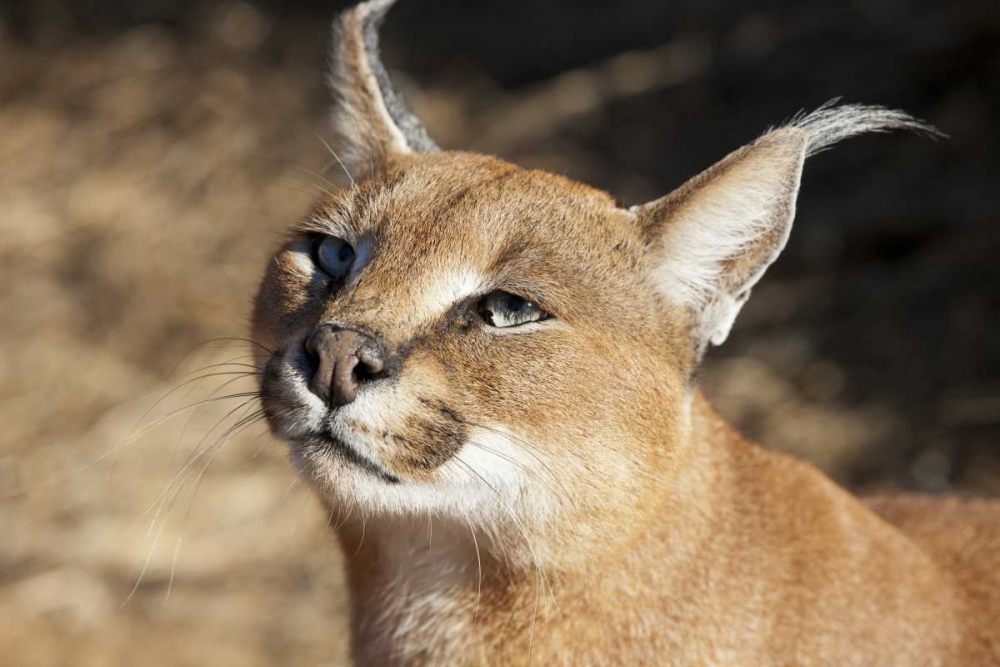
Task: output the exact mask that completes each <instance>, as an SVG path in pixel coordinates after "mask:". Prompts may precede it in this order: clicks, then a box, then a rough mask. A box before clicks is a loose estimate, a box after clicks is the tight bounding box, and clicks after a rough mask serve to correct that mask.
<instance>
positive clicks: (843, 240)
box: [0, 0, 1000, 666]
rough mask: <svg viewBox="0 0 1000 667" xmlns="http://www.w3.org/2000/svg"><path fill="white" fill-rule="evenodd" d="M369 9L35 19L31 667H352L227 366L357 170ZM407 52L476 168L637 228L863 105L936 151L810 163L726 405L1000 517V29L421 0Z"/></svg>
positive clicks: (407, 83)
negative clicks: (353, 83)
mask: <svg viewBox="0 0 1000 667" xmlns="http://www.w3.org/2000/svg"><path fill="white" fill-rule="evenodd" d="M344 4H345V3H343V2H320V1H318V0H298V1H289V2H277V1H264V0H260V1H256V2H207V1H200V0H180V1H171V2H167V1H166V0H75V1H70V0H34V1H32V2H28V1H24V0H22V1H18V0H0V350H2V353H0V534H2V535H3V537H2V538H0V651H2V655H3V658H2V661H3V662H4V664H12V665H74V666H83V665H135V664H142V665H205V664H216V665H230V664H232V665H272V664H285V665H295V664H331V665H338V664H343V663H344V661H345V659H346V648H347V646H346V635H345V627H346V626H345V619H346V615H345V614H346V598H345V593H344V590H343V586H342V581H341V574H340V564H339V560H338V555H337V549H336V546H335V544H334V542H333V540H332V538H330V537H329V536H328V535H327V533H326V531H325V524H326V523H327V521H328V519H329V517H328V516H326V515H325V514H324V513H323V512H322V511H321V510H320V508H319V506H318V504H317V503H316V502H314V501H313V499H312V496H311V495H310V494H309V492H308V490H306V489H304V488H302V485H300V484H297V483H296V482H295V480H294V476H293V475H292V472H291V470H290V469H289V466H288V464H287V463H286V461H285V458H284V452H283V448H282V447H281V446H280V445H278V444H276V443H274V442H273V441H271V440H270V439H269V438H268V437H267V436H266V435H265V434H264V427H263V424H261V423H257V422H254V421H253V420H252V419H250V418H249V417H248V416H250V415H252V412H251V411H252V409H253V407H254V406H253V405H251V404H244V403H243V402H242V399H244V398H246V397H245V396H243V395H242V394H245V393H247V392H249V391H251V390H252V382H251V381H249V380H248V379H247V378H246V377H244V376H242V375H239V374H238V373H239V372H240V371H241V370H244V369H243V368H242V367H240V366H232V365H226V366H216V365H215V364H223V363H227V362H231V363H241V362H242V361H246V356H245V355H246V354H247V353H248V352H249V349H248V347H247V345H246V344H245V343H243V342H241V341H238V340H230V339H227V338H224V337H230V336H235V337H239V336H244V335H246V318H247V315H248V312H249V299H250V297H251V296H252V294H253V291H254V288H255V285H256V282H257V280H258V276H259V273H260V272H261V269H262V267H263V264H264V262H265V261H266V259H267V256H268V254H269V252H270V251H271V250H272V249H273V248H274V247H275V246H276V244H277V242H278V239H279V235H280V233H281V231H282V230H283V229H284V228H285V227H286V226H287V225H288V224H290V223H291V222H292V221H294V220H295V219H296V218H297V217H298V216H299V215H301V214H303V213H304V212H305V211H306V210H307V209H308V207H309V205H310V203H311V202H312V201H313V200H314V199H315V197H317V196H318V194H319V193H320V191H321V190H322V189H324V188H329V187H331V185H330V184H329V183H328V181H336V180H337V179H339V178H340V175H339V174H338V173H337V168H336V165H335V164H333V165H331V164H330V157H329V153H328V152H327V150H326V148H325V147H324V146H323V139H329V136H330V132H329V131H328V128H327V125H326V116H327V111H328V108H327V107H328V96H327V91H326V90H325V88H324V82H323V74H324V67H325V56H326V49H327V46H328V44H327V30H328V25H329V21H330V19H331V17H332V15H333V14H334V12H335V11H336V10H337V9H338V8H339V7H341V6H343V5H344ZM383 41H384V45H385V49H384V50H385V59H386V61H387V63H388V65H389V67H390V69H391V70H393V72H394V75H395V77H396V80H397V83H398V85H399V87H401V88H402V89H403V90H404V92H405V93H406V95H407V97H408V99H409V101H410V104H411V106H412V107H414V108H415V110H416V111H417V112H418V115H420V116H421V117H422V118H423V119H424V120H425V122H426V125H427V126H428V127H429V129H430V131H431V133H432V135H434V136H435V137H436V138H438V140H439V141H440V143H441V144H442V145H443V146H445V147H456V148H458V147H461V148H469V149H474V150H480V151H487V152H492V153H496V154H499V155H501V156H503V157H506V158H509V159H511V160H514V161H517V162H519V163H522V164H526V165H531V166H536V167H543V168H546V169H550V170H554V171H557V172H560V173H564V174H567V175H569V176H571V177H574V178H578V179H582V180H585V181H587V182H590V183H592V184H595V185H598V186H600V187H603V188H606V189H608V190H610V191H611V192H613V193H614V194H616V195H618V196H619V197H620V198H621V199H622V200H624V201H625V202H626V203H629V204H632V203H638V202H641V201H643V200H646V199H651V198H654V197H656V196H659V195H661V194H664V193H666V192H668V191H669V190H671V189H672V188H674V187H676V186H677V185H679V184H680V183H682V182H683V181H684V180H685V179H686V178H687V177H689V176H691V175H694V174H695V173H697V172H698V171H700V170H701V169H703V168H705V167H707V166H708V165H710V164H711V163H712V162H714V161H715V160H716V159H718V158H720V157H722V156H723V155H725V154H726V153H727V152H728V151H730V150H732V149H734V148H736V147H738V146H740V145H742V144H744V143H746V142H747V141H749V140H751V139H753V138H754V137H755V136H756V135H757V134H759V133H760V132H761V131H763V130H764V129H765V128H766V127H768V126H769V125H772V124H776V123H778V122H780V121H782V120H784V119H787V118H788V117H789V116H791V115H792V114H794V113H795V112H796V111H798V110H800V109H803V108H804V109H811V108H814V107H816V106H818V105H820V104H822V103H823V102H825V101H827V100H829V99H830V98H832V97H834V96H840V95H842V96H844V98H845V100H846V101H851V102H866V103H880V104H886V105H890V106H893V107H901V108H904V109H906V110H908V111H910V112H911V113H913V114H915V115H918V116H920V117H923V118H925V119H927V120H929V121H931V122H933V123H935V124H936V125H937V126H938V127H940V128H941V129H942V130H943V131H944V132H946V133H947V134H949V135H950V139H948V140H946V141H938V142H934V141H930V140H927V139H921V138H918V137H913V136H902V135H892V136H876V137H866V138H860V139H856V140H852V141H850V142H849V143H846V144H844V145H842V146H840V147H838V148H837V149H836V150H834V151H831V152H829V153H824V154H822V155H820V156H818V157H816V158H813V159H812V160H811V161H810V162H809V164H808V166H807V168H806V173H805V179H804V184H803V189H802V195H801V198H800V202H799V212H798V218H797V222H796V227H795V230H794V233H793V235H792V239H791V241H790V243H789V246H788V249H787V250H786V252H785V254H784V256H783V257H782V259H781V260H780V261H779V262H778V263H777V264H776V265H775V266H774V267H773V268H772V270H771V271H770V272H769V273H768V276H767V278H766V279H765V280H764V281H763V283H762V284H761V285H760V286H759V287H758V289H757V290H756V291H755V296H754V298H753V299H751V301H750V303H749V305H748V306H747V308H746V309H745V310H744V314H743V317H742V319H741V320H740V321H739V323H738V325H737V328H736V330H735V332H734V333H733V335H732V336H731V337H730V340H729V342H728V343H727V345H726V346H725V347H723V348H721V349H718V350H715V351H713V352H712V353H711V355H710V358H709V361H708V365H707V370H706V373H705V386H706V391H707V392H708V393H709V395H710V397H711V398H713V399H714V400H715V401H716V403H717V404H718V405H719V406H720V407H721V409H722V410H723V412H724V413H725V414H726V415H728V416H729V417H730V418H731V419H732V420H733V421H735V422H736V423H737V424H738V425H739V426H740V427H741V428H742V429H744V431H745V432H747V433H749V434H750V435H752V436H753V437H754V438H757V439H759V440H761V441H763V442H765V443H767V444H768V445H769V446H772V447H775V448H780V449H783V450H788V451H792V452H795V453H797V454H799V455H801V456H803V457H806V458H808V459H810V460H812V461H814V462H816V463H817V464H818V465H820V466H821V467H822V468H824V469H825V470H827V471H829V472H830V474H832V475H833V476H834V477H835V478H836V479H838V480H839V481H841V482H843V483H844V484H847V485H848V486H850V487H851V488H854V489H857V490H861V491H874V490H888V489H909V490H918V491H923V492H928V493H943V492H956V493H969V494H990V495H1000V335H998V334H997V333H996V332H995V331H994V329H993V327H994V326H996V325H998V324H1000V320H998V314H1000V266H998V264H1000V261H998V258H1000V219H998V215H1000V214H998V211H1000V195H998V185H1000V184H998V176H1000V4H998V3H996V2H978V1H975V0H949V1H948V2H943V1H939V2H932V1H924V0H855V1H854V2H838V3H831V2H826V1H825V0H762V1H760V2H746V1H737V0H714V1H710V2H703V1H701V0H675V1H672V2H665V1H657V0H618V1H616V2H610V1H609V0H604V1H600V2H599V1H597V0H589V1H586V2H584V1H577V2H571V1H570V0H550V1H547V2H541V1H538V2H526V1H525V0H520V1H515V0H492V1H490V2H466V1H464V0H440V1H436V2H435V1H432V0H405V1H404V2H402V3H401V5H400V6H399V7H397V8H396V9H395V10H394V11H393V13H392V14H391V15H390V17H389V20H388V23H387V25H386V28H385V30H384V33H383ZM206 341H211V342H208V343H207V344H206ZM199 344H202V345H201V346H200V347H196V346H198V345H199ZM199 369H204V370H202V371H201V372H200V373H199ZM221 373H233V375H221ZM206 374H212V375H210V376H209V377H202V376H204V375H206ZM198 378H201V379H198ZM226 383H231V384H228V385H227V384H226ZM170 389H175V392H174V393H173V394H172V395H170V396H168V397H167V398H166V399H165V400H163V401H161V402H160V403H155V401H156V400H157V399H159V398H161V397H163V396H164V394H165V393H166V392H167V391H169V390H170ZM230 394H235V396H234V397H233V398H221V397H223V396H228V395H230ZM213 396H214V397H219V400H215V401H211V400H210V399H212V397H213ZM197 401H209V402H207V403H204V404H203V405H201V407H199V408H198V409H195V407H194V406H196V405H197ZM244 427H245V428H244ZM241 429H242V430H241ZM228 431H233V433H229V432H228ZM236 431H240V432H239V433H237V434H236V437H234V438H231V439H229V440H228V441H227V440H226V438H227V437H228V436H229V435H233V434H234V433H235V432H236ZM205 446H207V447H208V449H206V450H205V451H206V452H207V453H206V454H205V455H201V456H199V454H198V452H199V451H202V449H203V448H204V447H205Z"/></svg>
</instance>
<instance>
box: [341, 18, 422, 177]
mask: <svg viewBox="0 0 1000 667" xmlns="http://www.w3.org/2000/svg"><path fill="white" fill-rule="evenodd" d="M394 4H395V0H369V1H368V2H363V3H360V4H358V5H355V6H353V7H350V8H348V9H346V10H344V11H343V12H341V13H340V15H339V16H337V18H336V19H335V20H334V22H333V49H332V53H331V67H330V75H329V82H330V88H331V90H332V91H333V96H334V106H333V126H334V130H335V132H336V134H337V136H338V144H339V148H340V149H341V152H342V154H343V159H344V162H345V164H346V166H347V168H348V169H349V170H350V171H351V172H352V173H353V174H355V175H356V176H357V177H358V178H360V177H363V176H364V175H366V174H367V173H368V172H369V171H371V170H372V169H374V168H377V166H378V165H379V164H381V163H383V162H384V161H385V160H387V159H388V158H389V157H390V156H391V155H392V154H394V153H430V152H434V151H436V150H438V147H437V145H436V144H435V143H434V141H433V140H432V139H431V138H430V136H429V135H428V134H427V131H426V130H425V129H424V127H423V125H421V123H420V121H419V120H417V118H416V116H414V115H413V114H412V113H411V112H410V110H409V109H408V108H407V107H406V104H405V103H404V102H403V99H402V98H401V97H400V95H399V94H398V93H397V92H396V89H395V87H394V86H393V84H392V80H391V79H390V77H389V73H388V72H387V71H386V69H385V67H384V65H383V64H382V60H381V58H380V56H379V38H378V30H379V27H380V26H381V24H382V21H383V20H384V19H385V16H386V14H387V13H388V12H389V10H390V9H391V8H392V6H393V5H394Z"/></svg>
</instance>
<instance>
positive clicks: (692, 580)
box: [253, 2, 1000, 665]
mask: <svg viewBox="0 0 1000 667" xmlns="http://www.w3.org/2000/svg"><path fill="white" fill-rule="evenodd" d="M387 4H390V3H385V2H379V3H369V4H368V5H362V6H360V7H359V8H356V9H354V10H349V11H348V12H347V13H345V14H344V15H343V16H342V17H341V18H340V19H339V20H338V38H339V41H338V43H337V45H336V52H335V61H336V62H338V63H340V64H339V65H337V66H336V67H337V68H339V69H336V70H335V74H336V75H335V77H334V83H335V85H336V86H340V89H338V91H337V93H338V97H337V99H338V100H340V102H339V106H338V109H339V111H338V113H337V116H336V117H337V118H338V123H339V125H338V127H337V130H338V132H339V134H340V135H341V137H342V144H343V145H338V146H339V148H340V150H342V151H343V152H344V154H345V155H346V156H349V157H348V159H347V161H346V162H345V166H346V167H347V168H348V169H351V168H352V167H357V166H359V165H364V166H363V167H362V171H361V172H359V173H357V174H352V176H353V180H354V181H356V183H355V184H354V185H353V186H352V187H350V188H348V189H345V190H342V191H340V192H337V193H335V194H333V195H331V196H330V197H329V198H327V199H326V200H324V201H322V202H321V203H319V205H318V206H317V207H316V209H315V210H314V211H313V212H312V213H311V214H310V215H309V216H307V217H306V218H305V219H304V220H303V221H301V222H300V223H299V224H298V225H297V226H296V227H295V228H294V229H293V230H292V231H291V232H290V234H289V237H288V240H287V242H286V243H285V244H284V246H283V247H282V248H281V249H279V250H278V252H277V253H276V254H275V256H274V257H273V259H272V260H271V261H269V263H268V265H267V270H266V273H265V277H264V280H263V282H262V285H261V288H260V291H259V294H258V296H257V300H256V308H255V315H254V324H253V336H254V339H255V340H256V341H258V342H259V343H261V344H262V345H263V346H265V347H266V348H267V350H276V352H275V353H273V354H272V353H270V352H269V351H265V349H264V348H261V349H260V351H259V352H258V361H259V363H260V365H262V366H264V367H266V372H265V373H264V378H263V381H262V387H261V393H262V400H263V403H264V408H265V410H266V412H267V415H268V419H269V421H270V423H271V426H272V430H273V431H274V432H275V434H276V435H278V436H279V437H281V438H283V439H284V440H286V441H288V442H289V446H290V451H291V457H292V460H293V462H294V464H295V465H296V467H297V469H298V471H299V473H300V474H301V475H302V477H304V478H305V479H307V480H308V481H310V482H311V483H312V485H313V487H314V488H315V489H316V491H317V492H318V494H319V496H320V497H321V498H322V499H323V500H324V502H325V503H327V504H328V506H329V507H330V510H331V525H332V528H333V529H334V530H335V532H336V533H337V535H338V537H339V539H340V542H341V544H342V546H343V550H344V555H345V559H346V564H347V576H348V583H349V586H350V590H351V596H352V624H353V629H352V630H353V645H354V655H355V659H356V660H357V661H358V662H360V663H364V664H378V665H382V664H430V665H440V664H491V665H493V664H528V663H533V664H539V665H551V664H564V665H585V664H592V665H607V664H655V665H666V664H673V665H723V664H725V665H793V664H815V665H889V664H892V665H901V664H907V665H938V664H955V665H975V664H978V665H985V664H997V663H998V662H1000V643H998V642H1000V581H998V576H1000V575H998V574H997V573H998V571H1000V540H998V537H997V535H998V532H997V529H996V525H997V522H998V521H1000V511H998V509H997V507H996V506H995V505H992V504H989V503H986V502H982V503H973V502H971V501H968V502H964V503H960V502H958V501H952V502H950V503H934V502H931V501H924V500H913V499H905V498H904V499H894V500H883V501H878V503H877V504H875V505H874V508H875V510H877V512H878V513H880V514H881V515H882V516H884V517H886V518H888V519H889V520H890V521H892V522H894V523H895V524H896V525H895V526H894V525H892V524H890V523H889V522H887V521H886V520H885V519H883V518H880V516H879V514H876V513H875V512H873V511H872V510H870V509H869V508H867V507H866V506H865V505H864V504H862V502H861V501H859V500H857V499H855V498H854V497H852V496H851V495H849V494H848V493H846V492H845V491H843V490H841V489H840V488H838V487H837V486H836V485H834V484H833V483H832V482H830V481H829V480H827V479H826V478H825V477H824V476H822V475H821V474H820V473H819V472H817V471H816V470H814V469H813V468H811V467H809V466H807V465H805V464H803V463H799V462H797V461H795V460H793V459H791V458H789V457H786V456H784V455H780V454H778V453H775V452H770V451H767V450H764V449H761V448H758V447H757V446H755V445H753V444H751V443H748V442H746V441H745V440H743V439H742V438H740V437H739V436H738V435H737V434H736V433H735V432H734V431H732V430H731V429H730V428H729V427H728V426H727V425H726V424H725V423H724V422H723V421H722V419H721V418H720V417H718V415H717V414H716V413H715V412H714V411H713V410H712V409H711V407H710V406H709V405H708V403H707V402H706V401H705V399H704V398H703V397H702V395H701V394H700V393H699V391H698V389H697V386H696V370H697V367H698V364H699V362H700V359H701V356H702V354H703V352H704V349H705V347H706V346H707V345H708V344H709V343H720V342H722V340H724V339H725V337H726V334H727V333H728V331H729V327H730V325H731V324H732V321H733V319H734V318H735V316H736V314H737V312H738V310H739V307H740V305H742V303H743V301H745V299H746V298H747V295H748V294H749V290H750V288H751V287H752V286H753V284H754V283H755V282H756V281H757V280H759V279H760V277H761V275H762V274H763V272H764V270H765V269H766V268H767V266H768V265H769V264H770V263H771V262H772V261H774V259H775V258H776V256H777V254H778V253H779V252H780V250H781V248H782V247H783V245H784V243H785V241H786V239H787V237H788V234H789V231H790V228H791V223H792V218H793V217H794V211H795V197H796V194H797V191H798V187H799V178H800V174H801V170H802V165H803V162H804V160H805V159H806V157H807V156H808V155H810V154H812V153H814V152H816V151H817V150H819V149H820V148H822V147H825V146H827V145H829V144H830V143H832V142H833V141H836V140H838V139H841V138H844V137H846V136H849V135H851V134H855V133H857V132H859V131H870V130H884V129H891V128H893V127H907V128H923V127H925V126H923V125H921V124H919V123H918V122H916V121H913V120H912V119H910V118H909V117H907V116H905V115H903V114H900V113H899V112H889V111H885V110H882V109H878V108H873V107H828V108H824V109H821V110H820V111H819V112H817V113H816V114H814V115H810V116H803V117H800V118H796V119H794V120H793V121H792V122H791V123H790V124H788V125H786V126H784V127H782V128H779V129H777V130H775V131H772V132H770V133H768V134H766V135H764V136H763V137H761V138H760V139H758V140H757V141H755V142H753V143H751V144H750V145H748V146H746V147H744V148H742V149H739V150H738V151H736V152H735V153H733V154H732V155H730V156H729V157H727V158H725V159H724V160H722V161H721V162H719V163H718V164H717V165H715V166H714V167H712V168H710V169H709V170H707V171H706V172H704V173H703V174H701V175H700V176H697V177H695V178H694V179H692V180H691V181H690V182H689V183H687V184H685V185H684V186H682V187H681V188H680V189H678V190H677V191H676V192H674V193H673V194H671V195H668V196H667V197H664V198H663V199H661V200H658V201H656V202H653V203H651V204H648V205H646V206H640V207H635V208H633V209H629V210H625V209H622V208H619V207H618V206H616V204H615V202H614V200H613V199H612V198H611V197H610V196H608V195H607V194H605V193H603V192H600V191H597V190H594V189H592V188H590V187H587V186H584V185H581V184H579V183H575V182H572V181H569V180H567V179H565V178H562V177H559V176H555V175H552V174H548V173H544V172H540V171H533V170H526V169H522V168H519V167H516V166H514V165H511V164H508V163H506V162H504V161H502V160H499V159H496V158H493V157H487V156H482V155H473V154H467V153H460V152H441V151H437V150H436V149H435V148H434V146H433V143H432V142H431V143H426V142H422V140H421V136H425V135H421V131H419V128H415V127H414V126H413V123H414V122H415V120H414V119H413V118H412V117H407V116H405V115H402V116H401V115H400V112H399V109H398V108H397V109H395V111H394V110H392V109H387V108H384V101H385V100H386V99H389V98H391V97H392V95H387V94H386V93H385V91H384V90H382V89H380V86H385V85H387V84H386V80H385V79H384V78H382V79H379V80H378V81H376V80H375V78H373V77H371V76H367V75H366V74H365V73H366V72H370V71H372V63H373V62H376V61H373V59H375V58H377V54H376V53H374V51H373V50H372V49H370V48H366V47H365V44H369V45H370V43H371V40H368V42H366V41H365V40H364V39H362V34H361V33H362V32H363V31H364V30H365V29H366V27H370V25H371V24H370V21H372V20H377V18H378V16H379V12H383V11H384V10H385V8H386V7H387ZM373 17H374V18H373ZM352 31H354V32H352ZM345 35H346V37H345ZM352 68H354V69H352ZM358 68H360V69H358ZM366 68H368V69H366ZM379 68H381V65H377V66H376V67H375V69H379ZM358 72H360V74H358ZM356 75H357V76H356ZM345 104H347V105H348V106H349V107H350V108H349V109H348V110H347V111H346V112H345V111H344V109H342V108H340V107H342V106H343V105H345ZM369 112H370V113H369ZM400 118H402V119H403V120H405V121H406V122H407V123H409V125H408V126H406V127H402V126H397V125H396V123H398V122H400V121H399V120H398V119H400ZM352 137H353V138H354V140H352ZM413 137H415V138H416V139H415V140H414V139H413ZM324 234H327V235H335V236H338V237H340V238H343V239H345V240H347V241H348V242H349V243H351V244H352V245H353V246H354V247H355V249H356V251H357V260H356V263H355V265H354V267H353V268H352V270H351V273H350V275H349V277H348V279H347V280H346V282H345V283H344V284H335V283H333V282H332V281H331V280H329V279H328V278H326V277H325V276H324V275H323V274H322V273H321V272H320V271H319V270H318V269H316V268H315V267H314V266H313V264H312V260H311V258H310V247H311V243H312V242H313V239H314V238H316V237H317V235H324ZM496 289H502V290H505V291H508V292H512V293H515V294H518V295H521V296H523V297H524V298H527V299H529V300H531V301H533V302H535V303H537V304H538V305H539V306H541V307H542V308H543V309H544V310H545V311H547V312H548V313H549V314H550V315H551V317H550V318H549V319H547V320H544V321H541V322H537V323H531V324H528V325H525V326H523V327H515V328H512V329H495V328H492V327H490V326H489V325H488V324H487V323H486V322H484V321H483V319H482V318H481V317H480V316H479V315H478V313H477V310H476V308H475V302H476V300H477V299H478V298H481V297H482V296H483V295H486V294H488V293H489V292H491V291H493V290H496ZM324 322H335V323H338V324H341V325H347V326H350V327H354V328H358V329H361V330H364V331H366V332H368V333H370V334H371V335H373V336H374V337H376V338H377V339H378V340H379V341H381V342H382V344H383V345H384V347H385V350H386V354H387V358H388V359H389V360H390V361H389V363H390V365H393V372H392V373H391V374H390V376H389V377H387V378H383V379H378V380H375V381H372V382H369V383H367V384H364V385H362V387H361V389H360V391H359V393H358V395H357V398H356V400H355V401H354V402H352V403H349V404H348V405H346V406H343V407H341V408H338V409H333V410H331V409H329V408H328V406H326V405H324V404H323V403H322V401H320V400H319V399H318V398H317V397H316V396H314V395H313V394H312V393H310V391H309V390H308V388H307V382H308V379H309V378H308V375H309V372H310V371H309V368H310V367H309V363H308V361H307V359H306V358H305V353H304V351H303V342H304V340H305V338H306V337H307V336H308V335H309V334H310V332H311V331H313V330H314V328H315V327H316V326H317V325H319V324H320V323H324ZM319 434H329V435H332V436H334V437H335V438H336V440H338V441H339V442H340V443H341V445H342V446H338V447H333V446H330V445H328V444H325V442H324V441H323V440H321V439H320V438H319V437H318V435H319ZM345 451H350V452H353V454H352V455H350V456H349V455H346V454H345V453H344V452H345ZM359 460H360V461H362V463H359ZM900 527H901V528H902V530H901V529H900Z"/></svg>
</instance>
